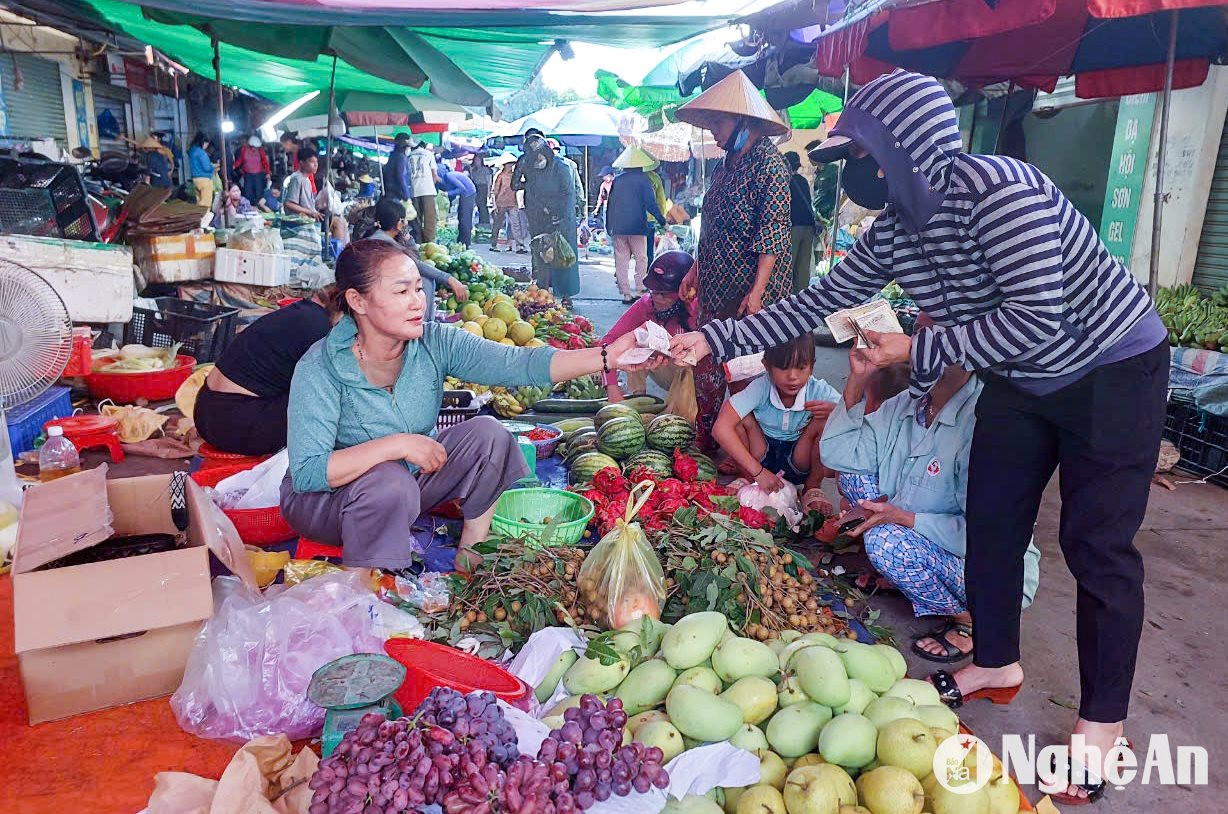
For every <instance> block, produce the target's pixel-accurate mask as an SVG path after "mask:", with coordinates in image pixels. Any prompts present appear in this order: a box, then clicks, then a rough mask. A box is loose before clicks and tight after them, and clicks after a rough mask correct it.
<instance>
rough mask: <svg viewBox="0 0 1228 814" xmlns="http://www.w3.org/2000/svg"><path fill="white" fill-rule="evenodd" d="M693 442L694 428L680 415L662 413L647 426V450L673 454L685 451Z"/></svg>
mask: <svg viewBox="0 0 1228 814" xmlns="http://www.w3.org/2000/svg"><path fill="white" fill-rule="evenodd" d="M694 440H695V427H694V426H692V425H691V422H689V421H687V420H686V419H685V418H683V417H682V416H680V415H670V414H669V413H662V414H661V415H659V416H657V417H656V418H654V419H653V420H652V421H651V422H650V423H649V425H648V433H647V436H646V442H647V444H648V447H649V449H655V450H657V451H658V452H667V453H670V454H673V452H674V450H676V449H686V448H687V447H689V446H690V445H691V442H692V441H694Z"/></svg>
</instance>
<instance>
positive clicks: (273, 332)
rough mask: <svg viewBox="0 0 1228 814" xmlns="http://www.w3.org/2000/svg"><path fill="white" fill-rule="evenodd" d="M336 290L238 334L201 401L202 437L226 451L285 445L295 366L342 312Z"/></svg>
mask: <svg viewBox="0 0 1228 814" xmlns="http://www.w3.org/2000/svg"><path fill="white" fill-rule="evenodd" d="M334 290H335V289H334V287H333V286H328V287H326V288H322V289H320V290H319V291H317V292H316V293H315V296H313V297H311V299H306V300H299V301H298V302H296V303H294V304H293V305H289V306H287V307H285V308H280V309H278V310H276V311H274V312H273V313H271V314H266V315H265V316H262V317H260V319H258V320H256V321H255V322H253V323H252V324H251V325H250V326H248V327H247V328H246V329H245V330H243V332H242V333H240V334H238V335H237V336H235V338H234V339H232V340H231V342H230V344H229V345H227V346H226V350H224V351H223V352H222V355H221V357H220V358H219V359H218V360H217V365H216V366H215V367H214V368H213V370H211V371H210V372H209V376H208V378H206V379H205V385H204V387H202V388H201V389H200V393H199V394H198V395H197V397H196V407H195V409H194V410H193V418H194V420H195V421H196V431H197V432H198V433H200V437H201V438H204V439H205V440H206V441H208V442H209V443H210V444H211V445H212V446H214V447H217V448H218V449H220V450H222V451H223V452H233V453H236V454H238V455H272V454H273V453H274V452H277V451H279V450H281V449H283V448H284V447H285V446H286V405H287V404H288V403H289V400H290V379H291V377H293V376H294V366H295V365H297V364H298V360H299V359H301V358H302V357H303V354H304V353H306V352H307V349H308V348H310V347H311V346H312V345H314V344H315V343H316V342H318V341H319V340H321V339H322V338H324V335H325V334H327V333H328V331H329V329H330V328H332V326H333V323H334V322H336V321H337V318H338V317H339V316H340V314H339V313H338V312H337V311H336V309H335V307H334V305H333V297H332V293H333V291H334Z"/></svg>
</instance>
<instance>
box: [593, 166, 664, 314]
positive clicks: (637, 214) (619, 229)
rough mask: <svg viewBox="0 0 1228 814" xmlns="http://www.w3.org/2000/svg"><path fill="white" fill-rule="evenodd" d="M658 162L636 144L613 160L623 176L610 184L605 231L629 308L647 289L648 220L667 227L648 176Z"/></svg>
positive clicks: (615, 274)
mask: <svg viewBox="0 0 1228 814" xmlns="http://www.w3.org/2000/svg"><path fill="white" fill-rule="evenodd" d="M657 163H658V162H657V160H656V159H655V158H653V157H652V156H650V155H649V154H648V153H646V152H644V151H643V150H642V149H640V148H639V147H636V146H634V145H632V146H630V147H628V148H627V149H625V150H623V152H622V155H620V156H619V157H618V158H617V159H615V160H614V168H615V169H619V170H622V174H621V175H618V176H617V177H616V178H615V179H614V183H613V184H611V185H610V197H609V201H608V203H607V205H606V219H605V220H606V222H605V230H606V232H607V233H608V234H609V235H610V238H611V239H612V241H613V243H614V279H615V280H616V281H617V282H618V291H619V293H620V294H622V297H623V303H624V304H626V305H630V304H631V303H633V302H635V300H636V298H637V297H640V296H642V295H643V294H644V293H646V292H645V290H644V275H645V274H647V273H648V238H647V234H648V232H649V230H650V228H651V227H650V225H649V222H648V219H649V217H651V218H652V219H653V221H654V222H655V223H658V224H660V225H662V226H664V225H665V215H663V214H661V207H660V206H658V205H657V198H656V193H655V191H654V190H653V185H652V182H651V181H650V180H649V179H648V176H647V175H646V174H645V170H650V169H652V168H653V167H655V166H656V165H657ZM632 261H634V262H635V278H634V279H632V278H631V274H630V271H631V268H630V267H631V263H632Z"/></svg>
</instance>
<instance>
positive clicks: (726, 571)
mask: <svg viewBox="0 0 1228 814" xmlns="http://www.w3.org/2000/svg"><path fill="white" fill-rule="evenodd" d="M721 576H722V577H724V578H725V579H727V580H729V581H730V582H733V581H734V580H735V579H737V576H738V566H737V565H736V564H734V563H730V564H729V565H726V566H725V567H724V568H723V569H721Z"/></svg>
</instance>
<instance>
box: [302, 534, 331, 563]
mask: <svg viewBox="0 0 1228 814" xmlns="http://www.w3.org/2000/svg"><path fill="white" fill-rule="evenodd" d="M317 557H323V558H324V559H328V560H339V559H341V546H339V545H325V544H324V543H317V542H316V541H315V540H308V539H307V538H306V537H300V538H298V546H297V547H296V548H295V549H294V559H296V560H314V559H316V558H317Z"/></svg>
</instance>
